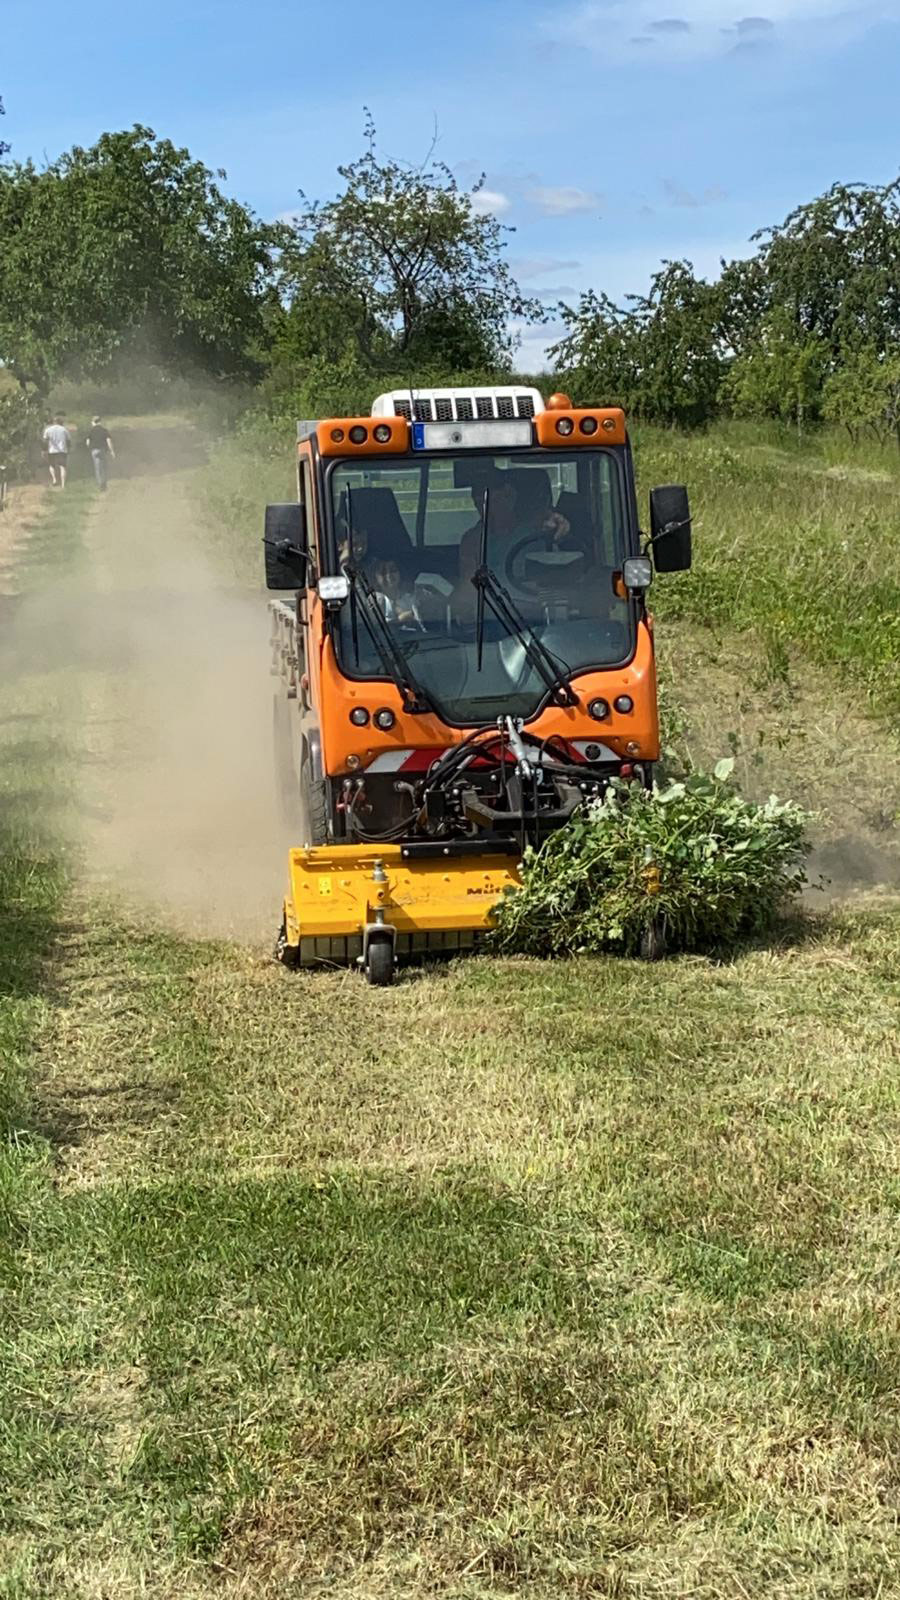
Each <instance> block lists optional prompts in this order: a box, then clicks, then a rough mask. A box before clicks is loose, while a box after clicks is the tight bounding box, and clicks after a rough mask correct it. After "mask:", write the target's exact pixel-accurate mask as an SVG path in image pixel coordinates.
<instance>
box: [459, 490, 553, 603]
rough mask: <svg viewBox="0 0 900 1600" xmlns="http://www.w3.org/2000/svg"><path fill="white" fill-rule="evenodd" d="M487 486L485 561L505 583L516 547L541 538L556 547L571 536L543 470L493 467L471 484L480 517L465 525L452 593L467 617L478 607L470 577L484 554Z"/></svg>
mask: <svg viewBox="0 0 900 1600" xmlns="http://www.w3.org/2000/svg"><path fill="white" fill-rule="evenodd" d="M485 490H487V494H488V506H487V523H488V538H487V564H488V566H489V567H490V568H491V570H492V572H493V573H494V574H495V576H496V577H497V578H498V579H499V580H500V582H501V583H502V584H504V585H506V584H508V583H509V582H510V574H509V572H508V571H507V563H508V560H509V557H510V555H511V554H512V552H513V551H514V550H515V548H516V546H517V545H519V544H521V542H522V541H523V540H529V538H530V539H532V540H534V542H535V545H536V544H537V543H539V542H540V541H541V540H542V539H543V540H544V541H545V548H547V549H555V548H556V546H557V545H558V544H560V543H561V542H562V541H563V540H565V539H566V538H567V537H568V534H569V523H568V522H567V521H566V518H565V517H563V516H561V515H560V514H559V512H557V511H555V510H554V508H553V495H552V491H551V489H550V480H549V478H548V477H547V475H546V473H545V472H542V471H537V470H533V469H532V470H529V469H528V468H520V469H519V470H514V469H512V468H508V469H507V470H506V471H501V469H500V468H498V467H494V468H490V469H488V470H487V471H485V472H482V473H480V474H479V475H478V477H477V478H476V479H475V481H474V482H473V483H472V499H473V501H474V504H475V509H476V510H477V512H478V514H479V515H478V521H477V522H475V523H474V524H473V525H472V527H471V528H467V529H466V531H465V533H464V534H463V536H462V539H461V540H460V545H459V582H458V584H457V586H456V589H455V591H454V595H453V602H452V605H453V611H454V613H455V615H456V616H457V618H459V619H460V620H462V621H468V620H470V619H471V617H472V616H473V615H474V612H475V589H474V586H473V584H472V577H473V574H474V573H475V571H476V570H477V567H478V563H479V560H480V555H481V518H482V515H483V510H484V495H485Z"/></svg>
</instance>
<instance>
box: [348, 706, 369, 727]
mask: <svg viewBox="0 0 900 1600" xmlns="http://www.w3.org/2000/svg"><path fill="white" fill-rule="evenodd" d="M368 720H369V713H368V711H367V710H366V708H365V706H354V707H353V710H352V711H351V713H350V721H351V722H352V723H353V725H354V727H356V728H364V727H365V725H366V723H367V722H368Z"/></svg>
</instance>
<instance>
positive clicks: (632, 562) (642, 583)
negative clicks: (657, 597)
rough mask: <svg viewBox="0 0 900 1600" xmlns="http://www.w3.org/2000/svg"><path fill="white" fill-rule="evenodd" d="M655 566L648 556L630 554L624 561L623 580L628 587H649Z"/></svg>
mask: <svg viewBox="0 0 900 1600" xmlns="http://www.w3.org/2000/svg"><path fill="white" fill-rule="evenodd" d="M652 581H653V567H652V566H651V564H650V561H649V559H648V557H647V556H629V557H628V560H627V561H623V562H622V582H623V583H624V585H625V587H626V589H632V590H633V589H649V587H650V584H651V583H652Z"/></svg>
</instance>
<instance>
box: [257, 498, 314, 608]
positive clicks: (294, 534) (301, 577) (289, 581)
mask: <svg viewBox="0 0 900 1600" xmlns="http://www.w3.org/2000/svg"><path fill="white" fill-rule="evenodd" d="M264 550H265V557H266V588H267V589H305V588H306V583H307V567H308V565H309V545H308V540H307V533H306V507H305V506H302V505H300V504H299V502H298V501H296V500H290V501H288V502H287V504H285V505H274V506H266V525H265V534H264Z"/></svg>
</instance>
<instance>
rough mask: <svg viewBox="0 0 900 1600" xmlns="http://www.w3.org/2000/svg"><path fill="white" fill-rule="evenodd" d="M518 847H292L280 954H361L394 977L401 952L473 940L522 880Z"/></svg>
mask: <svg viewBox="0 0 900 1600" xmlns="http://www.w3.org/2000/svg"><path fill="white" fill-rule="evenodd" d="M518 859H519V852H518V849H517V848H513V847H511V850H510V853H509V854H500V853H497V852H495V851H491V852H485V853H483V854H478V855H472V854H470V853H461V852H459V851H458V850H457V849H454V847H453V845H452V844H450V845H446V846H442V845H437V844H436V845H434V846H432V847H429V848H428V851H427V853H423V852H422V848H421V846H419V847H415V846H412V847H410V846H408V845H402V844H383V845H356V844H347V845H321V846H314V847H309V848H307V849H298V850H292V851H291V854H290V893H289V894H288V896H287V898H286V900H285V902H284V924H283V927H282V931H281V938H280V941H279V955H280V958H281V960H282V961H284V962H285V963H286V965H288V966H310V965H314V964H317V963H321V962H335V963H336V964H341V965H344V964H346V963H348V962H356V964H357V965H358V966H361V967H362V968H363V969H364V970H365V973H366V976H367V978H368V980H369V982H370V983H376V984H386V983H390V982H391V980H392V978H393V975H394V966H395V963H396V959H397V957H398V956H399V955H425V954H427V953H428V952H430V951H452V950H466V949H471V947H472V946H473V945H474V944H475V943H476V941H477V939H478V937H479V935H483V934H484V933H486V932H488V931H489V929H490V927H491V925H492V912H493V909H494V907H495V905H496V904H497V901H498V900H499V898H500V896H501V895H502V894H503V893H504V891H505V890H506V889H510V888H516V887H518V884H519V871H518Z"/></svg>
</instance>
